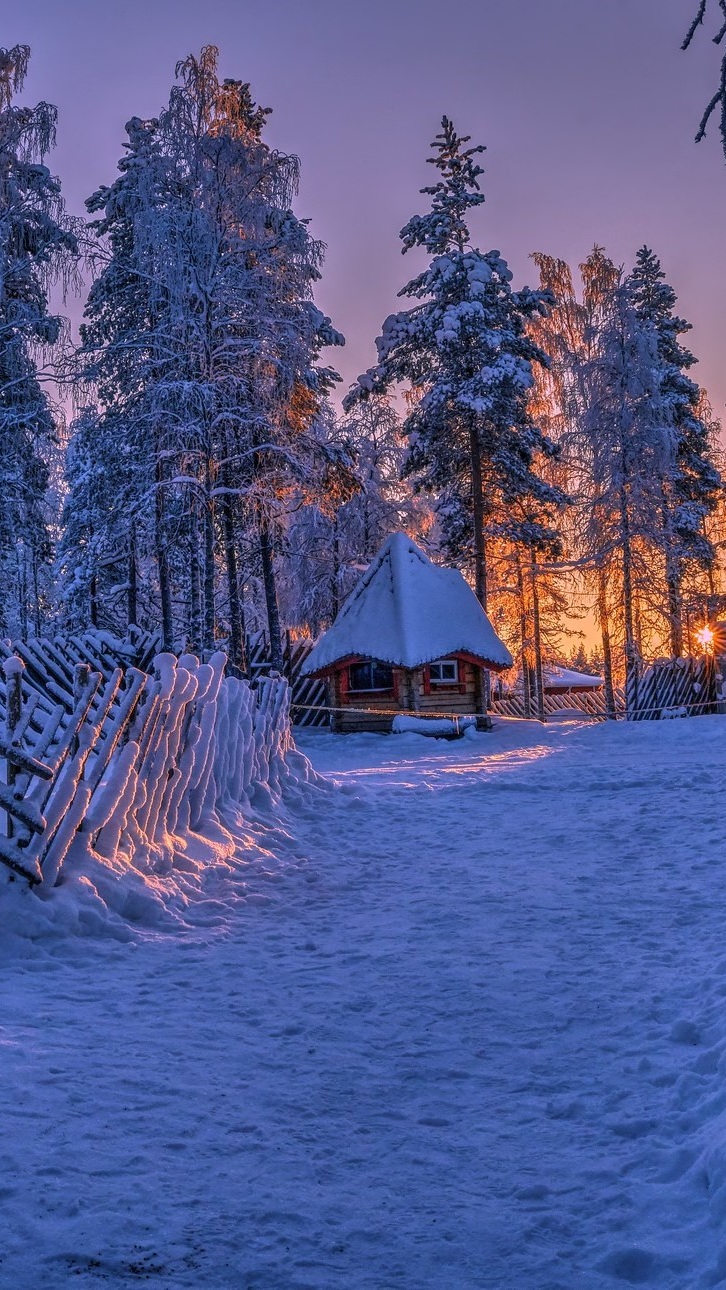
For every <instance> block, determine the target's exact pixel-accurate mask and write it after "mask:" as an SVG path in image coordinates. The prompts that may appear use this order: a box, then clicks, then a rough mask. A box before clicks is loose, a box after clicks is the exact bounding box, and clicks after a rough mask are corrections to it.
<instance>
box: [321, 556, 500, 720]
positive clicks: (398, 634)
mask: <svg viewBox="0 0 726 1290" xmlns="http://www.w3.org/2000/svg"><path fill="white" fill-rule="evenodd" d="M511 665H512V657H511V655H510V653H509V650H508V649H507V648H506V646H505V645H504V644H503V642H502V641H501V640H500V639H499V637H498V636H497V634H496V632H495V631H494V628H493V627H492V625H491V623H490V622H489V619H488V618H487V616H486V614H485V613H484V610H483V609H482V607H481V605H480V604H479V601H478V600H477V598H476V596H475V595H474V592H473V591H472V590H471V587H470V586H469V585H468V583H467V582H466V581H465V579H464V578H463V577H462V576H461V574H460V573H459V572H458V570H456V569H446V568H442V567H441V565H437V564H434V563H433V562H432V561H431V560H429V558H428V556H427V555H425V554H424V552H423V551H421V550H420V549H419V547H417V546H416V544H415V542H412V541H411V539H410V538H408V537H407V536H406V534H405V533H394V534H393V535H392V536H391V537H390V538H388V540H387V541H386V542H385V543H384V545H383V546H382V547H381V550H380V551H379V552H378V555H377V556H376V557H375V559H374V560H373V561H372V562H371V564H370V565H369V567H368V569H367V570H366V572H365V573H364V574H363V576H362V577H361V579H360V581H359V582H358V585H357V586H356V587H355V589H354V590H353V592H352V593H351V595H350V596H349V597H348V599H347V600H346V602H345V604H344V605H343V608H342V609H341V611H340V613H339V614H338V616H337V618H336V620H335V622H334V623H333V624H332V626H331V627H330V628H329V630H328V631H327V632H325V633H324V635H323V636H321V638H320V640H319V641H318V642H317V643H316V644H315V645H314V646H313V649H312V650H311V652H310V654H309V655H308V657H307V659H306V660H305V663H304V665H303V668H302V674H303V675H306V676H318V677H322V676H324V677H325V678H326V679H327V682H328V687H329V702H330V705H331V707H332V708H333V709H335V710H336V711H335V713H334V729H337V730H339V731H342V732H349V731H354V730H378V731H386V732H387V731H389V730H390V729H391V726H392V722H393V718H394V716H395V715H396V714H397V713H401V712H409V713H410V712H412V713H416V714H420V715H421V716H422V717H425V716H426V715H427V714H429V715H433V714H435V713H439V714H447V715H448V714H452V715H464V714H479V715H482V716H483V714H484V706H483V699H482V696H483V692H484V687H483V682H482V673H483V671H484V670H489V671H494V672H500V671H502V670H503V669H504V668H507V667H511Z"/></svg>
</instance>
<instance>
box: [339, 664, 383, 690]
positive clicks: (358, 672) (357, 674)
mask: <svg viewBox="0 0 726 1290" xmlns="http://www.w3.org/2000/svg"><path fill="white" fill-rule="evenodd" d="M392 689H393V668H392V667H389V666H388V664H387V663H376V661H375V659H368V660H367V661H366V662H365V663H351V665H350V667H349V668H348V690H349V691H352V692H356V691H357V692H359V693H360V692H362V691H366V690H368V691H370V690H392Z"/></svg>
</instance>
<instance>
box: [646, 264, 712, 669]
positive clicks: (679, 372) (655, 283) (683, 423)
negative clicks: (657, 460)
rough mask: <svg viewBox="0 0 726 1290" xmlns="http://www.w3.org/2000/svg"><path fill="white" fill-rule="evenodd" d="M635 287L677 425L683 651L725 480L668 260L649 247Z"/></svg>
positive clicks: (677, 621) (673, 450)
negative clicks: (691, 600) (690, 572)
mask: <svg viewBox="0 0 726 1290" xmlns="http://www.w3.org/2000/svg"><path fill="white" fill-rule="evenodd" d="M628 288H629V291H630V293H631V297H632V301H633V304H634V306H635V310H636V313H637V316H638V319H639V320H640V322H641V323H642V324H643V325H644V326H646V327H650V328H651V329H652V331H653V332H654V333H655V338H656V357H657V365H658V370H657V379H658V387H659V394H660V400H661V405H662V413H663V415H664V418H665V419H666V421H667V427H668V431H669V445H668V447H669V451H668V454H667V457H666V460H665V462H664V470H663V476H662V479H661V507H660V511H661V521H662V524H661V535H660V540H661V545H662V547H663V552H664V559H665V571H666V584H667V592H668V622H669V636H670V650H671V654H672V656H673V657H674V658H677V657H678V656H679V655H680V654H682V652H683V610H682V596H681V586H682V582H683V576H684V571H685V567H686V565H687V564H688V563H689V562H695V564H696V565H697V566H700V567H701V568H708V567H709V566H711V565H712V564H713V561H714V551H713V548H712V546H711V543H710V542H709V541H708V538H707V537H706V535H705V520H706V517H707V516H708V515H709V514H711V513H712V512H713V510H714V509H715V507H716V503H717V501H718V498H719V495H720V494H721V492H722V490H723V483H722V480H721V476H720V474H719V471H718V469H717V468H716V466H715V464H714V461H713V455H712V444H711V442H710V434H709V427H708V425H707V423H706V422H705V421H704V420H703V419H702V418H701V417H700V416H699V411H698V407H699V399H700V393H701V392H700V390H699V387H698V386H697V385H696V383H695V381H692V380H691V379H690V377H688V376H687V375H686V373H687V371H688V369H689V368H691V367H692V366H693V365H694V364H695V362H696V359H695V357H694V356H693V354H691V353H690V352H689V350H687V349H685V348H684V347H683V345H681V343H680V341H679V336H681V335H683V333H684V332H686V331H689V330H690V323H687V322H684V321H683V319H681V318H679V317H678V316H677V315H676V313H675V305H676V294H675V292H674V290H673V288H672V287H671V286H669V285H668V283H667V282H666V281H665V275H664V273H663V270H662V268H661V265H660V261H659V260H658V258H657V257H656V256H655V255H654V253H653V252H652V251H651V250H650V249H649V248H648V247H645V246H644V247H641V249H640V251H639V252H638V256H637V262H636V266H635V268H634V269H633V271H632V273H631V274H630V276H629V278H628Z"/></svg>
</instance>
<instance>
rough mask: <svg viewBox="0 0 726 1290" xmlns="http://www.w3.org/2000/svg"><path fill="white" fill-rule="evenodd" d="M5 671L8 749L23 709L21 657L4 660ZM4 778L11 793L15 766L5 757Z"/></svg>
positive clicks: (9, 824) (9, 821) (10, 833)
mask: <svg viewBox="0 0 726 1290" xmlns="http://www.w3.org/2000/svg"><path fill="white" fill-rule="evenodd" d="M3 670H4V672H5V739H6V742H7V747H8V750H10V749H11V748H12V746H13V744H14V742H15V732H16V730H17V728H18V726H19V725H20V717H21V714H22V711H23V671H24V665H23V662H22V659H19V658H13V657H11V658H8V659H6V660H5V665H4V668H3ZM6 765H7V770H6V779H7V786H8V791H9V792H10V793H11V794H12V792H13V788H14V787H15V781H16V779H17V767H16V764H15V762H14V761H11V760H10V758H9V757H8V758H7V762H6ZM6 814H7V837H8V838H12V836H13V827H14V826H13V817H12V814H11V813H10V811H7V812H6Z"/></svg>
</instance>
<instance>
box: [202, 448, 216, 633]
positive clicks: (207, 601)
mask: <svg viewBox="0 0 726 1290" xmlns="http://www.w3.org/2000/svg"><path fill="white" fill-rule="evenodd" d="M204 492H205V498H204V648H205V650H207V651H208V652H211V651H212V650H213V649H214V642H215V638H216V635H217V615H216V612H215V604H214V501H213V499H212V466H211V462H210V460H209V457H207V460H206V463H205V467H204Z"/></svg>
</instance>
